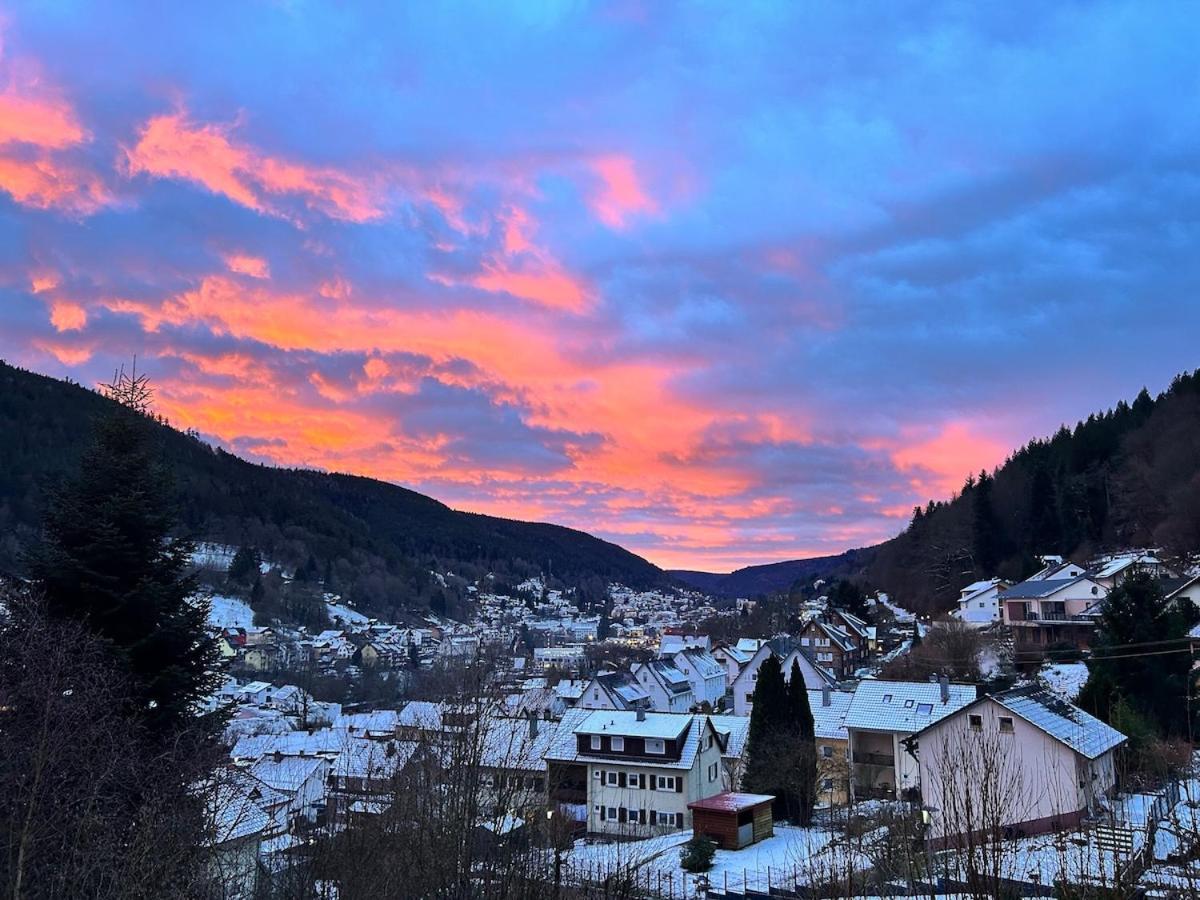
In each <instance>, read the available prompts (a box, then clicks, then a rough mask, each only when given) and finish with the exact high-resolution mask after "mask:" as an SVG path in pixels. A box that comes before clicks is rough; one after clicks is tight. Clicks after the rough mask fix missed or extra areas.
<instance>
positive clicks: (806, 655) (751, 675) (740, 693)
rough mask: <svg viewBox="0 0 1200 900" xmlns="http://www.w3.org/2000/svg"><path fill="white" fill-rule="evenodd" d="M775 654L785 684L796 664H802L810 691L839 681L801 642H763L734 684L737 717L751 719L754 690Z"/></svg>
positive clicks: (801, 671) (787, 640)
mask: <svg viewBox="0 0 1200 900" xmlns="http://www.w3.org/2000/svg"><path fill="white" fill-rule="evenodd" d="M772 654H774V655H775V656H776V657H778V658H779V665H780V667H781V668H782V669H783V679H784V681H790V680H791V677H792V663H793V662H796V663H799V665H800V673H801V674H802V675H803V676H804V686H805V687H806V688H808V689H809V690H820V689H821V688H822V687H824V686H826V685H832V684H833V683H834V682H835V681H836V679H835V678H834V676H833V675H832V674H831V673H830V672H829V671H828V670H827V669H826V668H825V667H824V666H822V665H819V664H818V663H817V662H816V661H815V660H814V651H812V650H810V649H809V648H807V647H803V646H800V644H799V642H797V641H793V640H789V639H782V640H776V641H771V642H770V643H763V644H762V645H761V646H760V647H759V648H758V650H756V651H755V653H754V655H753V656H752V657H751V658H750V661H749V662H748V663H746V665H744V666H743V667H742V669H741V671H740V672H738V676H737V678H735V679H734V681H733V690H732V693H733V712H734V715H738V716H748V715H750V713H751V712H752V711H753V710H754V689H755V687H756V686H757V685H758V670H759V669H760V668H762V664H763V663H764V662H766V660H767V657H768V656H771V655H772Z"/></svg>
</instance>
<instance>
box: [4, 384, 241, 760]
mask: <svg viewBox="0 0 1200 900" xmlns="http://www.w3.org/2000/svg"><path fill="white" fill-rule="evenodd" d="M131 405H132V404H131ZM149 444H150V442H149V435H148V422H147V419H146V417H145V415H144V414H143V413H142V411H141V410H139V409H136V408H135V409H120V410H117V411H115V412H114V413H113V414H111V415H110V416H109V417H107V418H105V419H102V420H101V421H100V422H98V423H97V426H96V429H95V435H94V438H93V441H92V443H91V446H90V447H89V448H88V449H87V450H86V451H85V453H84V455H83V460H82V465H81V467H80V471H79V473H78V475H76V476H75V477H73V478H71V479H69V480H67V481H66V482H65V483H64V484H62V485H61V486H60V487H59V488H58V489H57V490H56V491H55V492H54V494H53V495H52V498H51V503H50V505H49V508H48V509H47V511H46V514H45V519H44V523H43V535H42V541H41V543H40V545H39V546H38V547H37V548H35V549H34V550H33V551H32V552H31V554H30V557H29V560H28V561H29V569H30V573H31V574H32V576H33V577H34V579H35V580H36V581H37V582H38V584H39V587H40V589H41V591H42V592H43V594H44V597H45V602H46V609H47V612H48V614H49V615H50V616H51V617H53V618H61V619H70V620H75V621H79V622H83V623H84V624H85V625H86V626H87V627H88V628H89V629H90V630H91V631H92V632H94V633H95V634H96V635H98V636H99V637H101V638H102V639H103V640H104V641H105V642H106V645H107V646H108V647H109V648H110V649H111V651H112V653H113V655H114V657H115V658H116V661H117V664H118V665H119V666H121V667H122V668H124V669H125V670H126V671H128V672H129V674H130V675H131V682H132V688H131V703H132V705H133V707H134V709H135V710H136V711H137V712H138V713H140V714H142V715H144V716H145V719H146V722H147V725H148V726H149V727H150V728H151V730H152V731H154V732H156V733H158V734H159V735H160V736H164V737H166V736H169V735H170V734H172V733H176V732H177V731H178V730H180V729H183V728H187V727H188V726H189V725H191V724H194V722H193V716H192V712H193V709H194V705H195V704H196V702H197V701H199V700H200V699H201V698H202V697H205V696H207V695H208V694H209V693H210V692H211V691H212V690H213V689H214V688H215V686H216V682H217V680H218V679H219V673H218V664H219V659H220V657H219V653H218V650H217V647H216V642H215V641H214V640H213V638H212V637H211V636H210V635H209V634H208V632H207V629H206V617H207V614H208V604H207V603H205V602H202V601H200V600H196V599H192V598H193V595H194V592H195V588H196V584H195V581H194V578H193V576H192V575H190V574H189V569H190V568H191V554H192V550H193V547H192V545H191V544H190V543H189V542H187V541H185V540H181V539H179V538H178V537H175V536H174V535H173V534H172V530H173V527H174V524H175V520H174V518H173V516H172V513H171V510H172V484H171V480H170V478H169V476H168V474H167V472H166V471H165V470H164V469H163V467H162V466H160V465H159V464H157V463H156V462H155V460H154V457H153V454H152V451H151V448H150V445H149Z"/></svg>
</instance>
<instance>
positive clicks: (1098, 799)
mask: <svg viewBox="0 0 1200 900" xmlns="http://www.w3.org/2000/svg"><path fill="white" fill-rule="evenodd" d="M1125 740H1126V738H1125V735H1123V734H1121V733H1120V732H1119V731H1117V730H1116V729H1114V728H1111V727H1109V726H1108V725H1106V724H1105V723H1103V722H1101V721H1100V720H1099V719H1096V718H1094V717H1093V716H1090V715H1088V714H1087V713H1086V712H1084V711H1083V710H1081V709H1080V708H1079V707H1077V706H1074V705H1072V704H1070V703H1067V702H1066V701H1064V700H1062V699H1060V698H1059V697H1056V696H1055V695H1053V694H1051V693H1050V692H1049V691H1047V690H1045V689H1043V688H1040V687H1036V686H1034V687H1023V688H1017V689H1015V690H1012V691H1007V692H1005V693H1003V694H991V695H988V696H983V697H980V698H979V699H978V700H975V701H974V702H972V703H968V704H966V705H965V706H962V707H960V708H958V709H956V710H954V711H953V712H951V713H949V714H948V715H945V716H943V717H942V718H941V719H939V720H938V721H936V722H931V723H930V724H928V725H926V726H925V727H923V728H922V729H920V730H919V731H917V732H915V733H914V735H913V737H912V738H911V739H909V740H908V741H907V742H906V748H905V752H906V755H909V756H915V757H916V759H917V760H918V763H919V766H920V785H921V799H922V802H923V804H924V805H925V807H926V808H927V809H928V810H929V811H930V830H929V832H928V839H929V840H930V842H931V844H932V845H933V846H934V847H935V848H941V847H945V846H949V845H953V844H954V843H955V842H956V841H958V840H961V839H963V838H965V837H967V836H969V835H978V834H981V833H988V834H995V833H997V832H1000V833H1003V834H1006V835H1012V836H1014V837H1016V836H1025V835H1035V834H1041V833H1044V832H1047V831H1057V830H1060V829H1063V828H1071V827H1075V826H1078V825H1079V824H1080V823H1081V822H1082V821H1083V820H1084V819H1085V818H1089V817H1092V816H1095V815H1097V814H1098V813H1100V812H1101V811H1102V810H1103V809H1105V799H1106V798H1108V797H1109V796H1111V795H1112V793H1113V791H1114V789H1115V786H1116V768H1115V766H1114V763H1113V756H1114V752H1115V751H1116V749H1117V748H1118V747H1119V746H1121V744H1123V743H1124V742H1125Z"/></svg>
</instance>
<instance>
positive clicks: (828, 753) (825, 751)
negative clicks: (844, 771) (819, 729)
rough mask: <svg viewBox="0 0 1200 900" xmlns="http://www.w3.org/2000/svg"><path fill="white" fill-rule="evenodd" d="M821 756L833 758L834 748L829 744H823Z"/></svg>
mask: <svg viewBox="0 0 1200 900" xmlns="http://www.w3.org/2000/svg"><path fill="white" fill-rule="evenodd" d="M821 756H823V757H824V758H825V759H833V748H832V747H830V746H829V745H828V744H823V745H822V746H821Z"/></svg>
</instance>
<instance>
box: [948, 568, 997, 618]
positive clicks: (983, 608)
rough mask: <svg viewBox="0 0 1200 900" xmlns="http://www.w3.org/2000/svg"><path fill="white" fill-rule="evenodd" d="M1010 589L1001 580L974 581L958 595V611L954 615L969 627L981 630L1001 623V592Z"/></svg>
mask: <svg viewBox="0 0 1200 900" xmlns="http://www.w3.org/2000/svg"><path fill="white" fill-rule="evenodd" d="M1008 587H1010V585H1009V583H1008V582H1006V581H1004V580H1003V579H1000V578H988V579H986V580H984V581H973V582H971V583H970V584H968V585H967V586H966V587H965V588H963V589H962V590H961V591H959V594H958V609H956V610H954V612H953V613H952V615H953V616H954V618H956V619H958V620H959V621H960V622H963V623H965V624H967V625H971V626H973V627H976V628H979V627H983V626H985V625H991V624H993V623H995V622H999V621H1000V618H1001V616H1000V592H1001V591H1003V590H1005V589H1006V588H1008Z"/></svg>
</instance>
